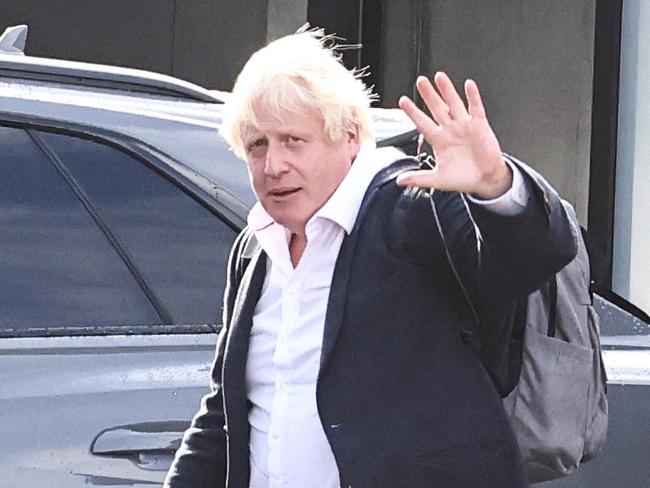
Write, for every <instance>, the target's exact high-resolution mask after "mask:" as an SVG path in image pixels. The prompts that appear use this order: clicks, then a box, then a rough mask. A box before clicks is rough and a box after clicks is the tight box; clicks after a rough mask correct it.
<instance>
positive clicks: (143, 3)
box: [0, 0, 273, 89]
mask: <svg viewBox="0 0 650 488" xmlns="http://www.w3.org/2000/svg"><path fill="white" fill-rule="evenodd" d="M271 1H273V0H271ZM18 23H26V24H28V25H29V27H30V32H29V36H28V40H27V48H26V51H27V53H28V54H31V55H34V56H48V57H55V58H65V59H74V60H79V61H89V62H95V63H105V64H117V65H121V66H130V67H135V68H141V69H147V70H152V71H157V72H160V73H166V74H173V75H174V76H178V77H180V78H184V79H187V80H190V81H194V82H196V83H199V84H201V85H203V86H206V87H209V88H221V89H227V88H230V87H231V86H232V82H233V80H234V78H235V76H236V75H237V73H238V72H239V70H240V69H241V67H242V65H243V63H244V61H245V60H246V59H247V58H248V56H249V55H250V54H251V53H252V52H253V51H254V50H255V49H257V48H259V47H261V46H262V45H264V43H265V42H266V34H267V0H138V1H137V2H134V1H129V0H56V1H46V0H0V29H4V27H6V26H8V25H13V24H18Z"/></svg>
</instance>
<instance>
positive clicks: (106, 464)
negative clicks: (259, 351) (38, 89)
mask: <svg viewBox="0 0 650 488" xmlns="http://www.w3.org/2000/svg"><path fill="white" fill-rule="evenodd" d="M0 147H2V152H0V168H2V175H3V177H2V178H0V249H2V251H1V253H2V254H1V256H2V260H1V262H2V264H1V265H0V266H1V270H0V274H1V278H2V279H1V280H0V418H2V422H0V439H1V442H0V473H2V486H7V487H37V486H38V487H40V486H48V487H51V488H57V487H66V488H71V487H72V488H74V487H75V486H88V485H125V486H137V487H140V486H142V487H145V486H146V487H150V486H158V485H160V484H161V482H162V479H163V477H164V474H165V472H166V470H167V467H168V466H169V463H170V461H171V456H172V455H173V452H174V450H175V449H176V447H177V446H178V442H179V439H180V435H181V433H182V432H183V430H184V429H185V428H186V427H187V425H188V422H189V419H190V418H191V416H192V415H193V414H194V412H195V411H196V409H197V407H198V402H199V399H200V397H201V395H202V394H203V393H205V392H206V391H207V389H208V378H209V367H210V362H211V360H212V355H213V349H214V344H215V341H216V335H215V333H216V331H217V329H218V324H219V323H220V313H221V295H222V292H223V281H224V273H225V265H226V260H227V255H228V249H229V247H230V245H231V243H232V241H233V240H234V238H235V236H236V227H237V226H236V225H234V224H233V223H232V222H229V221H228V220H227V219H226V218H224V217H223V216H222V215H221V214H220V212H219V209H218V208H216V207H215V206H214V205H211V204H209V202H208V203H206V201H204V200H202V199H201V198H200V194H197V193H196V192H193V191H190V190H189V189H188V188H186V187H183V186H182V185H179V184H178V182H177V181H174V180H173V178H170V177H169V174H163V173H162V172H160V171H157V170H156V164H159V162H157V163H156V164H150V162H148V161H146V160H143V159H142V158H141V157H136V156H135V155H134V154H131V153H129V152H128V151H126V150H125V149H124V148H122V147H119V145H115V144H114V141H113V142H112V143H111V144H107V143H105V142H104V141H101V140H98V139H97V138H96V137H94V136H93V137H85V136H83V135H80V134H76V135H71V134H65V133H61V132H50V131H47V130H37V129H34V128H30V127H22V126H19V125H18V126H17V125H16V124H12V125H11V126H8V125H4V126H3V125H2V122H0ZM216 159H218V158H216Z"/></svg>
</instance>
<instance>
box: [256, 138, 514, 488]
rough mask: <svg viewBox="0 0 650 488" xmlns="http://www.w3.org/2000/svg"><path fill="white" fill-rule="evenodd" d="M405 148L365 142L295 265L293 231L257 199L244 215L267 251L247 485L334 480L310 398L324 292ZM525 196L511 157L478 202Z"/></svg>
mask: <svg viewBox="0 0 650 488" xmlns="http://www.w3.org/2000/svg"><path fill="white" fill-rule="evenodd" d="M403 157H404V155H403V153H401V152H400V151H398V150H397V149H394V148H383V149H375V148H373V147H366V146H364V147H362V149H361V151H360V152H359V154H358V155H357V157H356V159H355V161H354V163H353V164H352V166H351V167H350V170H349V171H348V173H347V175H346V176H345V178H344V179H343V181H342V182H341V184H340V185H339V187H338V188H337V189H336V191H335V192H334V193H333V194H332V196H331V197H330V198H329V200H328V201H327V202H326V203H325V204H324V205H323V206H322V207H321V208H320V209H319V210H318V211H317V212H316V214H314V216H313V217H312V218H311V219H309V221H308V222H307V224H306V226H305V233H306V237H307V246H306V248H305V250H304V252H303V254H302V257H301V258H300V262H299V263H298V265H297V266H296V267H295V268H294V267H293V265H292V263H291V259H290V256H289V245H288V243H289V232H288V231H287V230H286V229H285V228H284V227H282V226H281V225H279V224H277V223H275V222H274V221H273V219H272V218H271V217H270V216H269V215H268V213H266V211H265V210H264V209H263V208H262V206H261V205H260V204H259V203H257V204H256V205H255V206H254V207H253V209H252V210H251V212H250V214H249V216H248V223H249V225H250V227H251V229H253V230H254V231H255V235H256V237H257V239H258V241H259V243H260V246H261V247H262V249H263V250H264V252H265V253H266V255H267V269H266V277H265V280H264V285H263V288H262V293H261V296H260V299H259V301H258V303H257V306H256V308H255V312H254V316H253V327H252V330H251V337H250V346H249V352H248V359H247V363H246V387H247V393H248V400H249V401H250V402H251V404H252V407H251V409H250V412H249V414H248V421H249V423H250V433H251V437H250V466H251V480H250V488H279V487H283V488H310V487H318V488H340V485H339V473H338V469H337V466H336V462H335V460H334V455H333V453H332V449H331V448H330V445H329V443H328V441H327V437H326V436H325V432H324V430H323V427H322V425H321V422H320V418H319V416H318V409H317V406H316V380H317V377H318V370H319V365H320V355H321V347H322V339H323V328H324V325H325V312H326V309H327V298H328V296H329V290H330V284H331V282H332V275H333V272H334V264H335V263H336V258H337V256H338V253H339V250H340V247H341V243H342V241H343V238H344V236H345V234H349V233H350V232H351V231H352V228H353V227H354V223H355V221H356V219H357V215H358V213H359V209H360V207H361V201H362V200H363V196H364V194H365V191H366V189H367V187H368V185H369V184H370V182H371V180H372V179H373V177H374V176H375V175H376V174H377V172H378V171H379V170H380V169H382V168H383V167H385V166H388V165H389V164H390V163H392V162H393V161H396V160H398V159H401V158H403ZM526 198H527V190H526V187H525V185H524V184H523V178H522V176H521V174H520V173H519V171H518V170H517V169H516V168H514V167H513V186H512V188H511V189H510V190H509V191H508V192H506V194H505V195H503V196H501V197H499V198H498V199H495V200H489V201H485V200H483V201H479V202H481V203H482V204H484V205H487V206H488V207H489V208H491V209H493V210H494V211H497V212H500V213H509V214H512V213H516V212H517V211H519V209H521V208H523V206H524V205H525V201H526ZM475 201H476V200H475Z"/></svg>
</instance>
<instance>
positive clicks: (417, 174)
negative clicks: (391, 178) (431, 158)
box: [395, 169, 438, 188]
mask: <svg viewBox="0 0 650 488" xmlns="http://www.w3.org/2000/svg"><path fill="white" fill-rule="evenodd" d="M437 173H438V171H437V170H436V169H426V170H424V169H421V170H416V171H405V172H404V173H402V174H400V175H399V176H398V177H397V179H396V180H395V182H396V183H397V184H398V185H399V186H419V187H421V188H435V186H436V182H437Z"/></svg>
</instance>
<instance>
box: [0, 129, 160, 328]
mask: <svg viewBox="0 0 650 488" xmlns="http://www.w3.org/2000/svg"><path fill="white" fill-rule="evenodd" d="M0 147H1V148H2V150H1V151H0V166H1V168H2V178H0V248H1V249H2V251H1V252H2V254H1V256H2V259H1V260H0V262H1V264H0V267H1V268H0V275H1V279H0V328H2V329H14V330H26V329H38V328H58V327H66V326H89V327H92V326H101V325H120V324H137V323H159V322H160V318H159V316H158V314H157V313H156V312H155V310H154V309H153V307H152V306H151V304H150V302H149V301H148V300H147V298H146V296H145V295H144V293H143V292H142V290H141V289H140V287H139V286H138V285H137V283H136V281H135V280H134V279H133V277H132V276H131V274H130V273H129V271H128V269H127V268H126V267H125V266H124V264H123V263H122V261H121V260H120V259H119V257H118V255H117V254H116V252H115V250H114V249H113V248H112V247H111V245H110V244H109V242H108V241H107V239H106V238H105V236H104V235H103V234H102V233H101V232H100V230H99V229H98V228H97V226H96V225H95V223H94V222H93V220H92V219H91V217H90V216H89V215H88V213H87V212H86V211H85V210H84V208H83V207H82V205H81V204H80V202H79V200H78V199H77V198H76V197H75V195H74V193H73V192H72V190H71V189H70V186H69V185H68V184H67V183H66V182H65V180H64V179H63V178H62V176H61V174H60V173H59V172H58V171H57V170H56V169H55V167H54V166H53V165H52V164H51V162H50V160H49V159H48V158H47V157H46V156H45V155H44V153H43V152H42V151H41V150H40V149H39V147H38V146H37V145H36V144H35V142H34V140H33V139H32V138H31V137H30V136H29V135H28V134H27V132H25V131H24V130H22V129H17V128H8V127H0Z"/></svg>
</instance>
